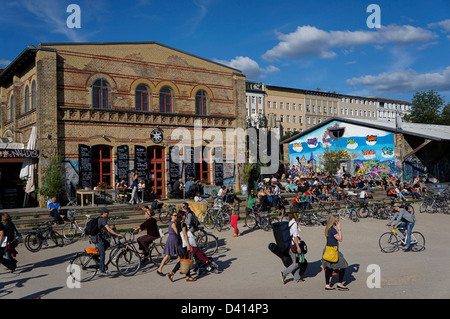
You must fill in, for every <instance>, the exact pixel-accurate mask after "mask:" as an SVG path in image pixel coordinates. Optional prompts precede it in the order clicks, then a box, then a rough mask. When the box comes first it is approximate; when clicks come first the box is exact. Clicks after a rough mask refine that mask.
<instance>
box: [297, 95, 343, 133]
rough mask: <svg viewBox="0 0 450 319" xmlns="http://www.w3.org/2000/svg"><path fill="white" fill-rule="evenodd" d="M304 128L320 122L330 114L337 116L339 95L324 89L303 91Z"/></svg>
mask: <svg viewBox="0 0 450 319" xmlns="http://www.w3.org/2000/svg"><path fill="white" fill-rule="evenodd" d="M304 94H305V103H304V104H305V129H308V128H310V127H312V126H314V125H316V124H319V123H321V122H322V121H324V120H325V119H327V118H329V117H331V116H338V112H339V95H338V94H337V93H330V92H324V91H319V90H316V91H310V90H308V91H304Z"/></svg>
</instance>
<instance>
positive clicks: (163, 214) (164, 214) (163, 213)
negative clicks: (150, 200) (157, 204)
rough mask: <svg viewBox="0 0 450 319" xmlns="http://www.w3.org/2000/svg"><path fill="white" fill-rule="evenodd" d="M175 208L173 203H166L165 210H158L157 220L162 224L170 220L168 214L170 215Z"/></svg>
mask: <svg viewBox="0 0 450 319" xmlns="http://www.w3.org/2000/svg"><path fill="white" fill-rule="evenodd" d="M176 210H177V208H176V207H175V206H174V205H168V206H167V209H166V210H160V209H158V211H159V215H158V218H159V221H160V222H161V223H163V224H167V223H168V222H170V215H172V213H173V212H176Z"/></svg>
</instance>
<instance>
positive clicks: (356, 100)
mask: <svg viewBox="0 0 450 319" xmlns="http://www.w3.org/2000/svg"><path fill="white" fill-rule="evenodd" d="M338 104H339V115H338V116H341V117H345V118H353V119H362V120H371V121H374V120H376V119H377V100H376V98H374V97H361V96H353V95H344V94H339V103H338Z"/></svg>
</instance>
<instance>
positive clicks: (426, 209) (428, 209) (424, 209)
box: [419, 200, 432, 213]
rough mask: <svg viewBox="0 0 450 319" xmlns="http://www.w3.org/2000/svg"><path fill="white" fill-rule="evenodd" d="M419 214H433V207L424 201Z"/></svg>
mask: <svg viewBox="0 0 450 319" xmlns="http://www.w3.org/2000/svg"><path fill="white" fill-rule="evenodd" d="M419 212H420V213H431V212H432V209H431V205H430V203H429V202H428V201H427V200H424V201H423V202H422V204H420V206H419Z"/></svg>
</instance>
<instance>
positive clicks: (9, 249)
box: [1, 213, 21, 264]
mask: <svg viewBox="0 0 450 319" xmlns="http://www.w3.org/2000/svg"><path fill="white" fill-rule="evenodd" d="M1 216H2V218H1V219H2V222H3V225H4V226H5V236H6V238H7V239H6V247H5V258H6V259H8V260H10V261H12V262H14V263H16V264H17V260H16V259H15V258H14V257H16V255H17V250H16V247H17V246H18V244H19V241H20V237H21V235H20V233H19V231H18V230H17V228H16V225H14V223H13V221H12V218H11V216H10V215H9V214H8V213H3V214H2V215H1Z"/></svg>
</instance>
